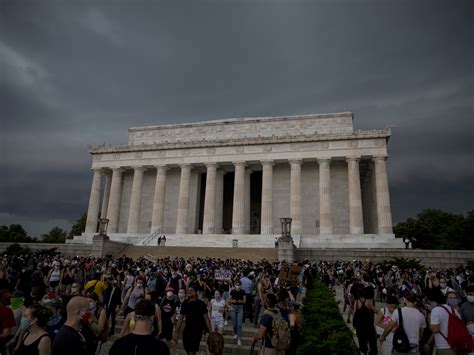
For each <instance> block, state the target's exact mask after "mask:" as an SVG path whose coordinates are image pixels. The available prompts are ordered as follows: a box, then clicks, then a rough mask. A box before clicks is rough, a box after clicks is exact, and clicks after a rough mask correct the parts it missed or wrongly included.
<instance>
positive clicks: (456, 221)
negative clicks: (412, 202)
mask: <svg viewBox="0 0 474 355" xmlns="http://www.w3.org/2000/svg"><path fill="white" fill-rule="evenodd" d="M473 227H474V212H473V211H471V212H469V213H468V214H467V218H466V217H465V216H464V215H462V214H454V213H449V212H444V211H441V210H430V209H428V210H423V211H422V212H420V213H418V214H417V216H416V217H415V218H408V219H407V220H406V221H404V222H400V223H398V224H397V225H396V226H395V227H394V229H393V230H394V233H395V236H396V237H398V238H405V237H414V238H415V239H416V240H417V242H416V247H417V248H421V249H471V250H472V249H474V241H473Z"/></svg>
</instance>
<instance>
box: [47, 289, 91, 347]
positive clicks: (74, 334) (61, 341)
mask: <svg viewBox="0 0 474 355" xmlns="http://www.w3.org/2000/svg"><path fill="white" fill-rule="evenodd" d="M66 312H67V319H66V322H65V323H64V325H63V326H62V327H61V328H60V329H59V331H58V333H57V334H56V337H55V338H54V342H53V353H52V354H53V355H64V354H67V355H83V354H85V353H86V339H85V338H84V336H83V335H82V334H81V329H82V321H83V320H88V319H89V318H90V311H89V302H88V301H87V298H85V297H82V296H75V297H73V298H71V300H70V301H69V303H68V304H67V307H66Z"/></svg>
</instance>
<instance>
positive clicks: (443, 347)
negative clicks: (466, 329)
mask: <svg viewBox="0 0 474 355" xmlns="http://www.w3.org/2000/svg"><path fill="white" fill-rule="evenodd" d="M443 303H445V304H443ZM458 304H459V298H458V295H457V294H456V293H455V292H454V291H448V292H447V294H446V302H442V299H440V300H439V305H438V306H437V307H435V308H433V310H432V311H431V317H430V328H431V331H432V332H433V333H434V335H435V337H434V339H435V344H436V348H437V349H438V352H437V354H440V355H455V354H457V352H456V351H455V350H454V349H452V348H451V346H450V345H449V344H448V342H447V340H446V339H445V337H447V336H448V332H449V326H448V323H449V314H448V311H449V312H453V311H454V312H455V314H456V317H458V318H461V315H460V314H459V312H458V311H457V309H456V308H457V306H458Z"/></svg>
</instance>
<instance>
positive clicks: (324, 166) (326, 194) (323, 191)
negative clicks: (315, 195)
mask: <svg viewBox="0 0 474 355" xmlns="http://www.w3.org/2000/svg"><path fill="white" fill-rule="evenodd" d="M318 164H319V234H333V224H332V207H331V168H330V164H331V159H318Z"/></svg>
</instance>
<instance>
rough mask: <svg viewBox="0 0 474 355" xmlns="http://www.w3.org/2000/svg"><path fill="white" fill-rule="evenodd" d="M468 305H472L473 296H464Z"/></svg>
mask: <svg viewBox="0 0 474 355" xmlns="http://www.w3.org/2000/svg"><path fill="white" fill-rule="evenodd" d="M466 298H467V301H468V302H469V303H474V296H466Z"/></svg>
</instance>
